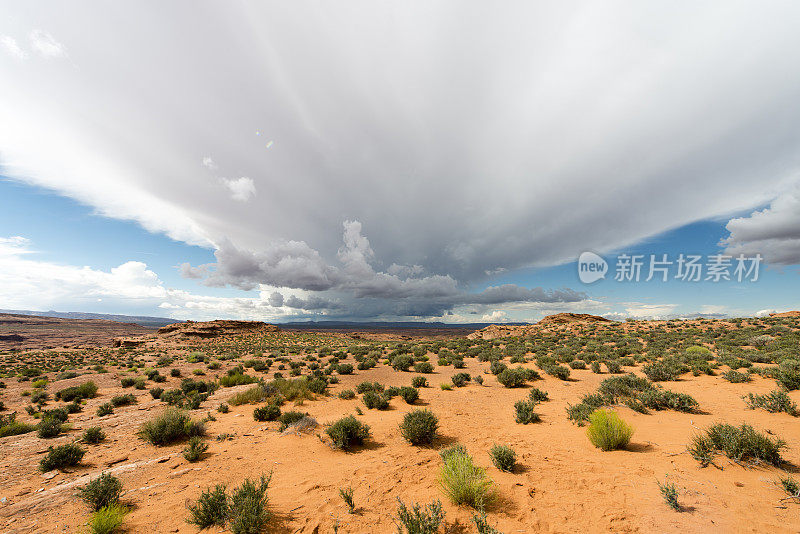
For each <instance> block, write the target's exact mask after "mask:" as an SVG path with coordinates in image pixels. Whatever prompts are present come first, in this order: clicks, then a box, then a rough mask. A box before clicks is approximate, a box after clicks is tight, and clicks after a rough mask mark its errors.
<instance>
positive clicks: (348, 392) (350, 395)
mask: <svg viewBox="0 0 800 534" xmlns="http://www.w3.org/2000/svg"><path fill="white" fill-rule="evenodd" d="M339 398H340V399H342V400H350V399H354V398H356V393H355V391H353V390H352V389H345V390H344V391H342V392H340V393H339Z"/></svg>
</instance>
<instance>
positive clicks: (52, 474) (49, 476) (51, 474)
mask: <svg viewBox="0 0 800 534" xmlns="http://www.w3.org/2000/svg"><path fill="white" fill-rule="evenodd" d="M57 474H58V471H55V470H53V471H48V472H47V473H44V474H42V478H43V479H45V480H51V479H53V478H55V476H56V475H57Z"/></svg>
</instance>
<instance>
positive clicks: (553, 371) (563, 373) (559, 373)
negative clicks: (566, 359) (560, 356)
mask: <svg viewBox="0 0 800 534" xmlns="http://www.w3.org/2000/svg"><path fill="white" fill-rule="evenodd" d="M544 371H545V372H546V373H547V374H548V375H550V376H554V377H556V378H558V379H559V380H567V379H568V378H569V367H566V366H564V365H549V366H547V367H545V369H544Z"/></svg>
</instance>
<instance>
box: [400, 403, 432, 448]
mask: <svg viewBox="0 0 800 534" xmlns="http://www.w3.org/2000/svg"><path fill="white" fill-rule="evenodd" d="M438 428H439V419H438V418H437V417H436V416H435V415H434V414H433V412H431V411H429V410H414V411H412V412H409V413H407V414H406V415H405V417H403V422H402V423H400V434H402V436H403V438H404V439H405V440H406V441H408V442H409V443H411V444H412V445H427V444H430V443H433V440H434V439H435V438H436V430H437V429H438Z"/></svg>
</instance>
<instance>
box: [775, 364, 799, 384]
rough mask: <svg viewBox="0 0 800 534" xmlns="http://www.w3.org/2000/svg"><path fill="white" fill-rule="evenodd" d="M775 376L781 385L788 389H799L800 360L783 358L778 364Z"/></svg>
mask: <svg viewBox="0 0 800 534" xmlns="http://www.w3.org/2000/svg"><path fill="white" fill-rule="evenodd" d="M775 378H776V380H777V381H778V383H779V384H780V385H781V386H783V387H784V388H786V389H787V390H789V391H794V390H796V389H800V361H798V360H794V359H787V360H783V361H782V362H781V363H780V364H779V365H778V373H777V376H776V377H775Z"/></svg>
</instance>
